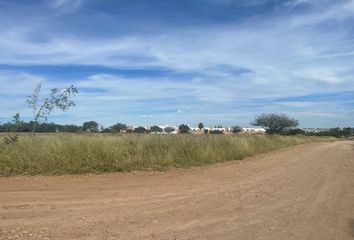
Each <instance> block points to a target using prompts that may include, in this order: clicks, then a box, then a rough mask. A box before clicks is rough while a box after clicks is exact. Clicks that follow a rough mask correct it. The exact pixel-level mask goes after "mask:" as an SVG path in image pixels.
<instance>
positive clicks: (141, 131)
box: [133, 126, 147, 133]
mask: <svg viewBox="0 0 354 240" xmlns="http://www.w3.org/2000/svg"><path fill="white" fill-rule="evenodd" d="M133 132H134V133H146V132H147V130H146V128H144V127H141V126H140V127H137V128H134V131H133Z"/></svg>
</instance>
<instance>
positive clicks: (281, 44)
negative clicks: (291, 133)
mask: <svg viewBox="0 0 354 240" xmlns="http://www.w3.org/2000/svg"><path fill="white" fill-rule="evenodd" d="M0 36H1V38H0V84H1V88H0V100H1V102H2V105H1V109H0V122H6V121H9V120H10V117H11V116H12V115H14V114H15V113H17V112H20V113H21V115H22V116H23V118H24V119H26V120H29V119H30V116H31V113H30V111H29V109H28V108H27V106H26V104H25V98H26V96H27V95H29V94H31V92H32V91H33V88H34V86H35V84H36V83H38V82H42V84H43V87H44V91H43V93H44V94H45V93H47V92H48V90H49V89H51V88H54V87H58V88H61V87H66V86H68V85H70V84H74V85H75V86H77V87H78V88H79V90H80V94H79V95H78V96H77V97H75V100H76V102H77V106H76V107H75V108H73V109H72V110H70V111H68V112H54V113H53V114H52V115H51V117H50V118H49V121H50V122H58V123H75V124H81V123H82V122H84V121H87V120H95V121H98V122H99V123H101V124H103V125H104V126H108V125H111V124H114V123H116V122H124V123H128V124H134V125H152V124H181V123H189V124H191V125H197V123H198V122H204V123H205V125H216V124H223V125H229V126H230V125H236V124H238V125H242V126H249V125H250V122H251V121H252V120H253V118H254V116H256V115H258V114H260V113H264V112H279V113H286V114H289V115H291V116H294V117H295V118H297V119H299V120H300V125H301V126H302V127H335V126H354V78H353V76H354V64H353V63H354V0H337V1H329V0H249V1H243V0H242V1H241V0H178V1H176V0H119V1H114V0H105V1H101V0H36V1H35V0H33V1H31V0H16V1H13V0H0Z"/></svg>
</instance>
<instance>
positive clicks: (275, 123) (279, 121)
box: [252, 113, 299, 134]
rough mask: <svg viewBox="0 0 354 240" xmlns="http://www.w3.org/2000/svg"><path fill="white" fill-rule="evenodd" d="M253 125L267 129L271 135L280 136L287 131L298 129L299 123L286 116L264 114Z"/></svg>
mask: <svg viewBox="0 0 354 240" xmlns="http://www.w3.org/2000/svg"><path fill="white" fill-rule="evenodd" d="M252 125H254V126H261V127H263V128H265V129H266V131H267V133H269V134H280V133H282V132H283V131H284V130H286V129H289V128H293V127H297V126H298V125H299V121H298V120H296V119H294V118H290V117H289V116H288V115H286V114H277V113H269V114H266V113H264V114H262V115H260V116H257V117H256V118H255V120H254V122H253V123H252Z"/></svg>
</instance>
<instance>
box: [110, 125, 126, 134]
mask: <svg viewBox="0 0 354 240" xmlns="http://www.w3.org/2000/svg"><path fill="white" fill-rule="evenodd" d="M127 128H128V126H127V125H125V124H124V123H117V124H114V125H113V126H111V127H110V129H111V132H116V133H119V132H121V131H123V130H127Z"/></svg>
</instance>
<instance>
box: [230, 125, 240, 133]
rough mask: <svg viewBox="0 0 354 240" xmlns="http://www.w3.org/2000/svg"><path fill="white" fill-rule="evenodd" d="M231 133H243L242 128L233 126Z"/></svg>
mask: <svg viewBox="0 0 354 240" xmlns="http://www.w3.org/2000/svg"><path fill="white" fill-rule="evenodd" d="M231 131H232V132H233V133H239V132H242V127H240V126H233V127H232V128H231Z"/></svg>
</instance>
